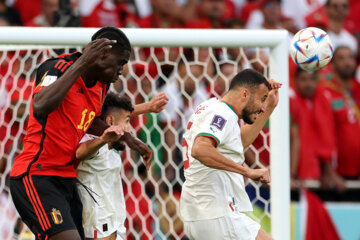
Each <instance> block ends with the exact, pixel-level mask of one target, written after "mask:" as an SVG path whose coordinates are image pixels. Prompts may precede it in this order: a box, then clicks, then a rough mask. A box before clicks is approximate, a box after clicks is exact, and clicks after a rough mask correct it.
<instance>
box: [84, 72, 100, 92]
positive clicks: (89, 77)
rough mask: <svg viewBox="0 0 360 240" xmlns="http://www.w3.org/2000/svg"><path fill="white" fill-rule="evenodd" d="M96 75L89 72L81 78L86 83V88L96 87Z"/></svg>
mask: <svg viewBox="0 0 360 240" xmlns="http://www.w3.org/2000/svg"><path fill="white" fill-rule="evenodd" d="M94 76H95V74H91V73H89V72H84V73H83V74H82V75H81V77H82V79H83V80H84V83H85V85H86V87H88V88H91V87H93V86H95V84H96V82H97V79H96V78H94Z"/></svg>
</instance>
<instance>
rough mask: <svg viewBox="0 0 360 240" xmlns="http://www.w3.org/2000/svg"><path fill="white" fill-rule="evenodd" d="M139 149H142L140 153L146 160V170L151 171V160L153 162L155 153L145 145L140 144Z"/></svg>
mask: <svg viewBox="0 0 360 240" xmlns="http://www.w3.org/2000/svg"><path fill="white" fill-rule="evenodd" d="M139 149H140V151H139V153H140V155H141V156H142V158H143V159H144V163H145V166H146V170H149V169H150V164H151V160H152V157H153V152H152V151H151V150H150V148H148V147H147V146H146V145H145V144H140V145H139Z"/></svg>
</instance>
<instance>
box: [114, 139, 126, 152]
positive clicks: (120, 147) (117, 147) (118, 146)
mask: <svg viewBox="0 0 360 240" xmlns="http://www.w3.org/2000/svg"><path fill="white" fill-rule="evenodd" d="M112 147H113V148H114V149H115V150H117V151H124V150H125V145H124V144H122V143H120V142H119V141H117V142H113V143H112Z"/></svg>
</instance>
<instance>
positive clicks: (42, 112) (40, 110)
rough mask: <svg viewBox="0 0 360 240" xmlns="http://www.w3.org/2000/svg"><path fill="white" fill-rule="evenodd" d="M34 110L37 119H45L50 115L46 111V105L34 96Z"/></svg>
mask: <svg viewBox="0 0 360 240" xmlns="http://www.w3.org/2000/svg"><path fill="white" fill-rule="evenodd" d="M32 108H33V113H34V116H35V117H37V118H45V117H46V116H47V114H48V113H47V111H46V105H45V104H44V102H43V101H41V100H40V99H39V97H38V96H37V95H35V96H34V99H33V104H32Z"/></svg>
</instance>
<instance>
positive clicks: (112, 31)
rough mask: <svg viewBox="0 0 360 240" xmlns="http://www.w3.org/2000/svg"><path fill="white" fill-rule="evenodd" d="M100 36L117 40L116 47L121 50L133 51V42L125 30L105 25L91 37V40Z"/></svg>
mask: <svg viewBox="0 0 360 240" xmlns="http://www.w3.org/2000/svg"><path fill="white" fill-rule="evenodd" d="M100 38H107V39H110V40H116V44H114V45H113V47H114V49H119V50H121V51H129V52H131V44H130V41H129V39H128V38H127V36H126V35H125V33H124V32H123V31H121V30H120V29H118V28H115V27H103V28H101V29H100V30H98V31H97V32H96V33H94V35H93V36H92V37H91V41H94V40H96V39H100Z"/></svg>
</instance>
